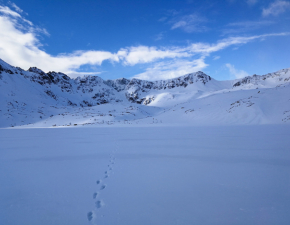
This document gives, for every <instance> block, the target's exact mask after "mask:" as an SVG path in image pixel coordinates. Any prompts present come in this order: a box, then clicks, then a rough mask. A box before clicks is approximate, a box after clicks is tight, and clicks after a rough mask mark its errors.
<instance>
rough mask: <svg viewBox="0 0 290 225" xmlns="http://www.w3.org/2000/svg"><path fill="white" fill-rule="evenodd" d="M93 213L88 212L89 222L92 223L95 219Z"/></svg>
mask: <svg viewBox="0 0 290 225" xmlns="http://www.w3.org/2000/svg"><path fill="white" fill-rule="evenodd" d="M93 215H94V214H93V212H88V214H87V217H88V221H91V220H92V219H93Z"/></svg>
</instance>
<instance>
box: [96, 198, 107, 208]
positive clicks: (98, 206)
mask: <svg viewBox="0 0 290 225" xmlns="http://www.w3.org/2000/svg"><path fill="white" fill-rule="evenodd" d="M104 205H105V204H104V202H103V201H102V200H100V201H97V202H96V207H97V208H98V209H99V208H101V207H103V206H104Z"/></svg>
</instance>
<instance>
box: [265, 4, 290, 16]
mask: <svg viewBox="0 0 290 225" xmlns="http://www.w3.org/2000/svg"><path fill="white" fill-rule="evenodd" d="M289 9H290V2H288V1H280V0H277V1H275V2H272V3H271V4H270V5H269V7H268V8H264V9H263V13H262V15H263V16H264V17H266V16H271V15H273V16H278V15H279V14H282V13H284V12H285V11H286V10H289Z"/></svg>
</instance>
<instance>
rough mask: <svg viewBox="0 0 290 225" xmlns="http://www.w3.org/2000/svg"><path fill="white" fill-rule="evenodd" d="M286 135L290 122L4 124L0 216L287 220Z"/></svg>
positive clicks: (72, 220)
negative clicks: (10, 126)
mask: <svg viewBox="0 0 290 225" xmlns="http://www.w3.org/2000/svg"><path fill="white" fill-rule="evenodd" d="M159 125H160V124H159ZM289 134H290V126H287V125H285V126H283V125H259V126H257V125H255V126H215V127H207V126H203V127H198V126H196V127H184V126H163V127H162V126H157V125H154V124H152V125H150V126H149V125H148V126H147V127H110V126H107V127H100V128H97V127H94V128H86V127H83V128H78V127H76V128H62V129H61V128H59V129H47V128H46V129H1V130H0V143H1V145H0V171H1V173H0V184H1V185H0V224H1V225H15V224H27V225H40V224H41V225H53V224H56V225H82V224H97V225H98V224H100V225H105V224H110V225H117V224H120V225H149V224H150V225H160V224H166V225H171V224H178V225H179V224H187V225H191V224H202V225H203V224H211V225H212V224H221V225H225V224H230V225H232V224H241V225H242V224H243V225H244V224H247V225H249V224H255V225H256V224H263V225H265V224H271V225H272V224H279V225H282V224H285V225H286V224H287V225H288V224H290V150H289V149H290V147H289V146H290V138H289Z"/></svg>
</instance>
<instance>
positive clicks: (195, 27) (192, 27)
mask: <svg viewBox="0 0 290 225" xmlns="http://www.w3.org/2000/svg"><path fill="white" fill-rule="evenodd" d="M206 21H207V20H206V19H205V18H203V17H202V16H198V15H197V14H190V15H186V16H183V17H181V18H178V19H174V20H173V21H172V23H173V25H172V26H171V30H174V29H177V28H179V29H182V30H184V31H185V32H187V33H193V32H204V31H206V30H207V27H206V26H204V25H203V24H204V23H205V22H206Z"/></svg>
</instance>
